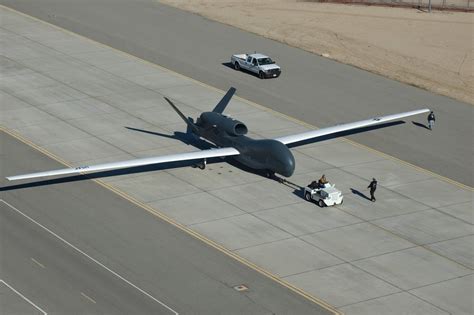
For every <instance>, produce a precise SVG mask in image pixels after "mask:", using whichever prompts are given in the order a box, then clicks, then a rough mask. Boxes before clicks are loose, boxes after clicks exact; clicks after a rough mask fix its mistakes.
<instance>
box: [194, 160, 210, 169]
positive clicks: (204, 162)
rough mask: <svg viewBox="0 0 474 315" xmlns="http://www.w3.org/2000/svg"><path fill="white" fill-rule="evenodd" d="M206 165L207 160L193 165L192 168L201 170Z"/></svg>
mask: <svg viewBox="0 0 474 315" xmlns="http://www.w3.org/2000/svg"><path fill="white" fill-rule="evenodd" d="M206 165H207V159H204V160H202V161H201V162H199V163H196V164H194V165H193V167H199V169H201V170H203V169H205V168H206Z"/></svg>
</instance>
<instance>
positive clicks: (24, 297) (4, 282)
mask: <svg viewBox="0 0 474 315" xmlns="http://www.w3.org/2000/svg"><path fill="white" fill-rule="evenodd" d="M0 282H1V283H3V284H4V285H6V286H7V287H8V288H9V289H10V290H12V291H13V292H15V293H16V294H18V296H20V297H21V298H22V299H23V300H25V301H26V302H28V303H29V304H31V305H33V306H34V307H35V308H36V309H37V310H38V311H40V312H41V313H43V314H44V315H48V313H46V312H45V311H43V309H42V308H41V307H39V306H38V305H36V304H35V303H33V302H31V301H30V300H29V299H28V298H27V297H26V296H24V295H23V294H21V293H20V292H18V290H16V289H15V288H14V287H12V286H11V285H9V284H8V283H7V282H6V281H5V280H2V279H0Z"/></svg>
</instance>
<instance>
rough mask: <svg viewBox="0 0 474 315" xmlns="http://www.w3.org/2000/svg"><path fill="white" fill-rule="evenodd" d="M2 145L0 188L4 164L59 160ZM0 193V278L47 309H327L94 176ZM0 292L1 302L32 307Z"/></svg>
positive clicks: (19, 167) (2, 139) (20, 167)
mask: <svg viewBox="0 0 474 315" xmlns="http://www.w3.org/2000/svg"><path fill="white" fill-rule="evenodd" d="M0 143H1V152H2V156H1V157H2V163H1V172H0V177H1V178H2V182H1V186H2V187H5V184H6V182H5V179H4V176H5V175H6V174H5V172H6V171H8V173H10V172H16V173H22V172H25V171H29V170H31V169H48V168H57V167H60V166H61V165H59V164H58V163H57V162H55V161H52V160H51V159H49V158H47V157H46V156H44V155H43V154H41V153H39V152H38V151H36V150H34V149H33V148H31V147H29V146H27V145H25V144H23V143H21V142H19V141H18V140H16V139H14V138H12V137H11V136H8V135H7V134H5V133H3V132H1V133H0ZM0 198H1V199H2V200H1V201H0V239H1V248H0V251H1V256H0V257H1V258H0V280H2V281H5V282H6V283H8V284H9V285H11V286H12V287H13V288H14V289H15V290H17V291H18V292H21V294H23V295H24V296H25V297H26V298H28V299H29V300H31V301H32V302H33V303H34V304H35V305H37V306H38V307H39V308H41V309H42V310H44V311H45V312H47V313H55V314H78V313H88V314H176V312H179V313H185V314H190V313H194V314H232V313H239V314H274V313H277V314H290V313H291V314H328V312H327V311H325V310H323V309H322V308H321V307H319V306H318V305H316V304H314V303H312V302H310V301H309V300H306V299H304V298H303V297H301V296H299V295H297V294H295V293H293V292H291V291H290V290H288V289H287V288H284V287H283V286H281V285H279V284H277V283H276V282H274V281H272V280H270V279H269V278H267V277H265V276H262V275H261V274H259V273H257V272H256V271H254V270H251V269H250V268H248V267H245V266H244V265H242V264H240V263H239V262H237V261H236V260H234V259H232V258H230V257H228V256H226V255H224V254H222V253H220V252H218V251H216V250H215V249H212V248H210V247H209V246H207V245H206V244H204V243H202V242H201V241H199V240H197V239H195V238H193V237H191V236H189V235H187V234H186V233H183V232H182V231H180V230H178V229H177V228H175V227H173V226H171V225H170V224H168V223H166V222H163V221H161V220H159V219H157V218H155V217H153V216H152V215H151V214H149V213H147V212H146V211H144V210H143V209H141V208H139V207H137V206H135V205H133V204H131V203H130V202H127V201H125V200H124V199H123V198H121V197H119V196H118V195H116V194H114V193H112V192H111V191H109V190H107V189H105V188H103V187H101V186H99V185H97V184H95V183H94V182H92V181H90V180H85V181H84V180H82V179H81V178H78V180H77V181H72V182H68V183H58V184H53V183H51V184H48V185H44V186H36V185H31V186H30V187H24V188H20V189H15V190H11V191H8V190H2V191H1V192H0ZM240 284H245V285H246V286H248V288H249V290H248V291H246V292H238V291H236V290H235V289H234V288H233V286H236V285H240ZM2 292H7V293H8V295H7V294H6V293H5V295H3V296H4V297H5V299H3V298H2V303H1V304H2V305H0V310H3V311H6V313H9V312H10V311H12V312H13V311H14V310H30V311H31V313H34V312H35V309H33V308H32V306H31V305H30V304H26V303H25V301H24V300H22V299H19V298H18V297H17V296H16V295H15V294H13V293H12V292H11V290H7V288H5V287H4V286H2ZM15 297H16V298H15ZM12 299H13V300H12ZM28 313H29V312H28ZM37 313H39V314H41V312H39V311H38V312H37Z"/></svg>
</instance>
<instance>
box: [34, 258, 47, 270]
mask: <svg viewBox="0 0 474 315" xmlns="http://www.w3.org/2000/svg"><path fill="white" fill-rule="evenodd" d="M31 261H32V262H34V263H35V264H37V265H38V266H40V267H41V268H43V269H45V268H46V267H45V266H44V265H43V264H42V263H40V262H39V261H37V260H36V259H34V258H33V257H31Z"/></svg>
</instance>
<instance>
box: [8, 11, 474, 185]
mask: <svg viewBox="0 0 474 315" xmlns="http://www.w3.org/2000/svg"><path fill="white" fill-rule="evenodd" d="M0 7H2V8H4V9H6V10H9V11H12V12H15V13H17V14H20V15H22V16H25V17H27V18H30V19H33V20H35V21H38V22H40V23H44V24H46V25H48V26H51V27H53V28H56V29H58V30H61V31H63V32H66V33H68V34H71V35H74V36H77V37H79V38H81V39H85V40H87V41H90V42H91V43H94V44H96V45H100V46H103V47H106V48H108V49H112V50H114V51H116V52H118V53H120V54H122V55H124V56H127V57H131V58H133V59H136V60H138V61H141V62H144V63H147V64H149V65H152V66H153V67H157V68H159V69H161V70H165V71H167V72H170V73H172V74H174V75H177V76H179V77H182V78H185V79H187V80H190V81H193V82H195V83H196V84H198V85H201V86H202V87H206V88H209V89H211V90H214V91H216V92H218V93H220V94H222V95H224V94H225V91H223V90H221V89H218V88H216V87H214V86H212V85H209V84H206V83H204V82H201V81H198V80H196V79H193V78H191V77H188V76H185V75H183V74H181V73H178V72H176V71H174V70H171V69H168V68H166V67H164V66H161V65H159V64H156V63H153V62H151V61H148V60H146V59H143V58H140V57H137V56H134V55H132V54H129V53H127V52H124V51H122V50H119V49H116V48H114V47H111V46H108V45H106V44H103V43H101V42H98V41H95V40H93V39H91V38H88V37H85V36H83V35H81V34H77V33H74V32H72V31H69V30H67V29H64V28H62V27H60V26H57V25H54V24H52V23H49V22H47V21H43V20H41V19H39V18H36V17H34V16H31V15H28V14H26V13H23V12H20V11H17V10H15V9H12V8H9V7H7V6H4V5H2V4H0ZM234 98H237V99H239V100H241V101H243V102H244V103H247V104H249V105H251V106H253V107H257V108H259V109H261V110H264V111H266V112H270V113H274V114H276V115H277V116H280V117H283V118H286V119H288V120H290V121H293V122H296V123H298V124H300V125H303V126H306V127H308V128H311V129H320V128H319V127H317V126H315V125H312V124H310V123H307V122H304V121H302V120H299V119H297V118H294V117H291V116H288V115H286V114H283V113H280V112H278V111H276V110H274V109H271V108H268V107H265V106H263V105H260V104H257V103H255V102H252V101H250V100H247V99H245V98H242V97H240V96H238V95H235V96H234ZM341 139H343V140H345V141H346V142H348V143H350V144H352V145H354V146H358V147H360V148H363V149H366V150H368V151H372V152H374V153H376V154H378V155H381V156H383V157H385V158H390V159H393V160H395V161H398V162H401V163H403V164H405V165H407V166H410V167H412V168H414V169H417V170H419V171H422V172H425V173H427V174H429V175H430V176H433V177H437V178H439V179H441V180H443V181H445V182H448V183H450V184H453V185H456V186H458V187H460V188H463V189H466V190H469V191H474V187H471V186H469V185H465V184H462V183H460V182H458V181H456V180H454V179H451V178H448V177H446V176H443V175H440V174H437V173H434V172H432V171H430V170H427V169H425V168H422V167H421V166H417V165H415V164H412V163H410V162H407V161H404V160H401V159H399V158H397V157H394V156H392V155H390V154H387V153H384V152H382V151H379V150H376V149H373V148H370V147H368V146H366V145H363V144H360V143H358V142H355V141H353V140H349V139H347V138H345V137H341Z"/></svg>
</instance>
